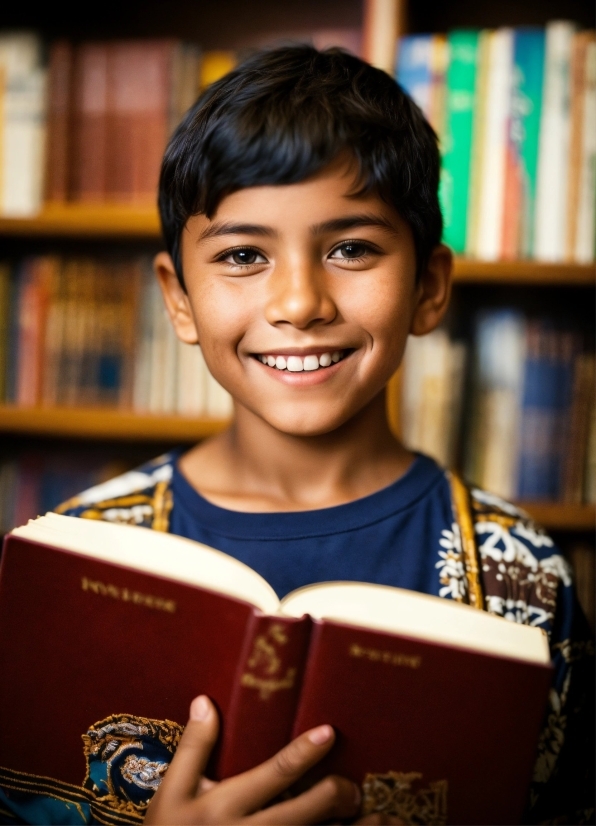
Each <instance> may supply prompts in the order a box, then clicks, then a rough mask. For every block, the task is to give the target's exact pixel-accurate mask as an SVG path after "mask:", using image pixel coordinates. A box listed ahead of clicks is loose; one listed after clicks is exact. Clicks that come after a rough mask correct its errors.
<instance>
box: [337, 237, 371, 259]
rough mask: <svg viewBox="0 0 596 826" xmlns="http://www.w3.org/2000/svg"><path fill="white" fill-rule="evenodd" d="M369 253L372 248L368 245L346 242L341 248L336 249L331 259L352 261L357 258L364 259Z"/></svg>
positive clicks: (359, 242)
mask: <svg viewBox="0 0 596 826" xmlns="http://www.w3.org/2000/svg"><path fill="white" fill-rule="evenodd" d="M367 252H370V247H369V246H368V245H367V244H363V243H362V241H346V242H345V243H343V244H341V245H340V246H339V247H336V248H335V249H334V250H333V251H332V253H331V255H330V256H329V258H335V259H340V260H341V259H343V260H345V261H350V260H354V259H356V258H362V257H363V256H365V255H366V254H367Z"/></svg>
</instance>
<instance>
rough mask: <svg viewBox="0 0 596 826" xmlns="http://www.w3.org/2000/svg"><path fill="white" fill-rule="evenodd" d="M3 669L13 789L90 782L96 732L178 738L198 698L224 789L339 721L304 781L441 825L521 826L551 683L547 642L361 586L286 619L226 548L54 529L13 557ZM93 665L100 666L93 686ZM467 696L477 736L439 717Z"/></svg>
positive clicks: (290, 609)
mask: <svg viewBox="0 0 596 826" xmlns="http://www.w3.org/2000/svg"><path fill="white" fill-rule="evenodd" d="M48 583H51V585H48ZM75 615H76V616H77V623H76V624H73V623H72V619H71V618H72V616H75ZM40 623H41V624H42V626H43V628H44V633H43V634H40V633H39V628H40ZM139 623H141V626H142V628H143V633H141V634H139V633H138V630H139ZM9 627H10V628H14V627H18V628H19V635H18V641H17V639H16V638H15V636H14V635H13V634H10V633H8V628H9ZM50 641H51V643H50ZM224 641H225V645H224ZM23 651H26V652H27V656H26V657H23V656H22V652H23ZM132 651H134V656H131V652H132ZM0 652H1V653H0V658H1V661H2V664H3V673H5V674H12V675H13V678H12V679H9V680H3V681H2V684H1V685H0V715H1V725H2V731H3V737H2V742H1V744H0V765H1V766H3V767H5V768H6V769H9V770H11V771H12V772H19V773H20V772H25V773H27V775H28V777H30V776H31V775H37V776H44V777H46V778H47V777H53V778H55V779H57V780H60V781H63V782H67V783H72V784H81V783H82V781H83V778H84V776H85V760H84V757H83V749H82V743H81V735H85V734H86V733H87V732H88V730H89V729H92V730H93V731H99V730H100V729H101V726H102V722H104V721H106V720H107V718H110V720H111V722H112V723H114V724H116V725H118V721H119V720H120V719H122V720H124V719H125V720H126V722H128V723H131V722H134V719H135V717H137V716H138V717H141V718H143V719H147V718H149V719H150V720H168V721H174V722H173V723H171V724H170V725H172V726H173V728H174V730H175V731H177V732H178V733H179V732H180V731H181V726H182V725H183V724H184V723H185V721H186V718H187V711H188V704H189V701H190V700H191V699H192V697H194V696H196V695H197V694H199V693H205V694H208V695H209V696H210V697H211V698H212V699H213V700H214V702H215V703H216V705H217V707H218V709H219V712H220V715H221V717H222V736H221V739H220V742H219V744H218V748H217V749H216V753H215V757H214V759H213V761H212V763H211V766H210V771H211V773H212V774H213V775H214V776H215V777H216V778H224V777H228V776H231V775H235V774H237V773H239V772H241V771H244V770H246V769H248V768H250V767H252V766H254V765H256V764H258V763H260V762H261V761H263V760H265V759H267V758H268V757H270V756H271V755H273V754H274V753H275V752H276V751H277V750H278V749H279V748H281V747H282V746H283V745H284V744H285V743H287V742H288V741H289V740H290V739H291V738H292V737H293V736H296V735H297V734H299V733H300V732H302V731H305V730H308V729H309V728H311V727H313V726H316V725H319V724H322V723H328V724H331V725H333V726H334V728H335V729H336V731H337V733H338V740H337V743H336V745H335V747H334V749H333V750H332V751H331V753H330V754H329V755H328V756H327V757H326V758H325V759H324V760H323V761H322V762H321V763H320V764H319V765H318V766H317V767H315V769H313V770H312V771H311V773H310V780H311V781H312V780H315V779H317V778H318V777H320V776H324V775H326V774H328V773H339V774H342V775H345V776H347V777H349V778H351V779H352V780H354V781H355V782H357V783H359V784H362V785H363V790H364V805H365V807H366V804H367V799H371V798H375V799H376V798H377V797H378V795H379V794H381V793H382V792H383V791H384V792H385V793H386V794H389V793H390V790H391V789H392V788H393V789H394V792H393V794H394V801H393V804H394V807H395V808H396V809H397V812H396V813H399V805H400V800H399V795H398V791H397V789H396V788H395V787H396V786H399V784H397V783H396V782H395V781H396V780H397V779H398V778H400V777H401V778H402V779H403V780H404V781H406V782H405V785H406V791H408V792H410V793H412V792H414V793H418V794H419V795H420V796H425V798H426V799H427V800H428V801H429V802H430V805H431V806H432V807H434V809H436V812H435V814H436V816H437V818H440V821H441V822H448V823H483V822H499V823H517V822H519V817H520V815H521V813H522V810H523V808H524V804H525V801H526V795H527V792H528V784H529V780H530V777H531V772H532V765H533V760H534V756H535V750H536V744H537V738H538V734H539V731H540V727H541V722H542V715H543V711H544V707H545V702H546V697H547V694H548V690H549V685H550V680H551V666H550V656H549V650H548V642H547V638H546V635H545V634H544V633H543V632H542V631H541V630H539V629H537V628H534V627H530V626H525V625H516V624H514V623H511V622H508V621H506V620H504V619H502V618H500V617H495V616H492V615H490V614H488V613H486V612H483V611H479V610H477V609H474V608H471V607H469V606H465V605H461V604H457V603H454V602H451V601H448V600H442V599H439V598H438V597H430V596H427V595H422V594H417V593H412V592H409V591H403V590H400V589H396V588H390V587H387V586H378V585H370V584H364V583H355V582H345V583H321V584H318V585H313V586H307V587H305V588H301V589H299V590H298V591H295V592H293V593H291V594H289V595H287V596H286V597H285V598H284V599H283V600H282V601H281V602H280V600H279V599H278V598H277V596H276V594H275V592H274V591H273V590H272V588H271V587H270V586H269V585H268V583H267V582H266V581H265V580H264V579H262V578H261V577H260V576H259V575H258V574H256V573H255V572H254V571H253V570H252V569H250V568H248V567H247V566H245V565H244V564H242V563H240V562H238V561H237V560H235V559H233V558H231V557H228V556H226V555H225V554H223V553H221V552H219V551H215V550H213V549H210V548H207V547H206V546H203V545H200V544H198V543H195V542H192V541H190V540H186V539H182V538H180V537H176V536H173V535H169V534H161V533H158V532H156V531H146V530H144V529H142V528H135V527H131V526H127V525H115V524H110V523H106V522H95V521H92V520H79V519H74V518H72V517H64V516H58V515H56V514H48V515H47V516H45V517H41V518H39V519H37V520H35V521H33V522H30V523H29V525H28V526H25V527H22V528H18V529H16V530H14V531H12V532H11V533H10V534H9V535H8V537H7V539H6V540H5V546H4V552H3V558H2V569H1V577H0ZM89 652H93V653H92V658H93V661H94V662H95V663H98V664H100V663H101V664H102V665H101V666H99V667H94V668H93V680H91V681H90V680H89V677H88V672H87V670H86V669H84V668H81V663H82V662H89ZM105 663H111V664H112V666H111V667H110V668H105V667H104V665H105ZM155 663H160V666H159V668H155V667H154V664H155ZM41 682H43V685H44V691H43V694H42V696H40V695H39V685H40V683H41ZM491 686H492V688H491ZM462 696H465V697H466V713H467V715H468V721H469V722H468V725H466V726H456V727H455V729H454V727H453V724H452V720H451V717H450V715H449V713H448V711H446V710H448V709H449V708H451V707H453V706H454V705H457V704H458V703H459V702H461V697H462ZM111 715H120V716H119V717H112V716H111ZM176 724H178V725H176ZM87 736H90V735H87ZM57 737H59V740H60V744H61V747H60V749H59V750H58V751H56V750H55V749H54V748H52V744H54V743H55V742H56V738H57ZM486 742H490V743H491V748H490V749H487V748H486V745H485V744H486ZM454 753H457V754H458V760H453V754H454ZM411 772H416V773H417V774H416V777H414V776H413V775H411V774H410V773H411ZM408 778H409V781H408ZM416 778H417V780H416V782H414V781H415V779H416ZM410 784H411V787H410V788H407V787H408V785H410ZM412 786H414V787H416V789H415V790H414V788H412Z"/></svg>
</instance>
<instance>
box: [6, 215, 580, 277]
mask: <svg viewBox="0 0 596 826" xmlns="http://www.w3.org/2000/svg"><path fill="white" fill-rule="evenodd" d="M15 236H16V237H20V238H23V239H26V238H55V239H65V240H66V239H77V238H79V239H85V238H104V239H113V240H115V241H117V240H122V239H126V238H130V239H146V240H149V241H159V240H160V237H161V230H160V225H159V217H158V214H157V210H156V209H155V207H154V206H153V205H152V204H147V205H140V206H139V205H131V206H128V205H123V204H98V205H94V204H91V205H86V204H85V205H81V204H49V205H47V206H46V207H45V208H44V209H43V211H42V212H41V213H40V214H39V215H38V216H36V217H35V218H3V217H0V237H7V238H9V237H15ZM453 279H454V282H455V283H456V284H458V283H462V284H482V283H486V284H507V285H511V286H514V285H516V284H518V285H532V286H537V287H538V286H541V285H545V286H556V285H559V286H570V287H571V286H595V285H596V265H595V264H576V263H556V264H551V263H545V262H542V261H527V260H524V261H477V260H473V259H466V258H456V259H455V267H454V272H453Z"/></svg>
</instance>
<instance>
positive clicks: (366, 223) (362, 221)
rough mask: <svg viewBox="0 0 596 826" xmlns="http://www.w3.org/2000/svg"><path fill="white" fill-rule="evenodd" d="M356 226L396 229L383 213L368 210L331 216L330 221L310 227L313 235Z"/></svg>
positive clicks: (390, 230)
mask: <svg viewBox="0 0 596 826" xmlns="http://www.w3.org/2000/svg"><path fill="white" fill-rule="evenodd" d="M357 227H381V229H386V230H389V232H393V233H394V232H396V231H397V227H395V226H394V225H393V224H392V223H391V221H389V220H388V219H387V218H385V217H384V216H383V215H377V214H375V213H370V212H363V213H359V214H357V215H344V216H342V217H341V218H332V219H331V220H330V221H323V222H322V223H321V224H314V225H313V226H311V228H310V229H311V232H312V233H313V234H314V235H322V234H324V233H326V232H344V231H345V230H347V229H356V228H357Z"/></svg>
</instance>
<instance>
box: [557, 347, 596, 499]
mask: <svg viewBox="0 0 596 826" xmlns="http://www.w3.org/2000/svg"><path fill="white" fill-rule="evenodd" d="M594 368H595V364H594V355H593V354H590V353H579V354H578V355H577V356H576V358H575V363H574V368H573V393H572V402H571V410H570V414H569V421H568V431H567V434H566V435H567V438H566V445H565V450H564V453H563V469H562V472H563V478H562V484H561V500H562V501H563V502H572V503H575V504H579V503H580V502H581V501H582V482H583V470H584V464H585V461H586V447H587V444H588V436H589V429H590V405H591V404H592V400H593V398H594Z"/></svg>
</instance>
